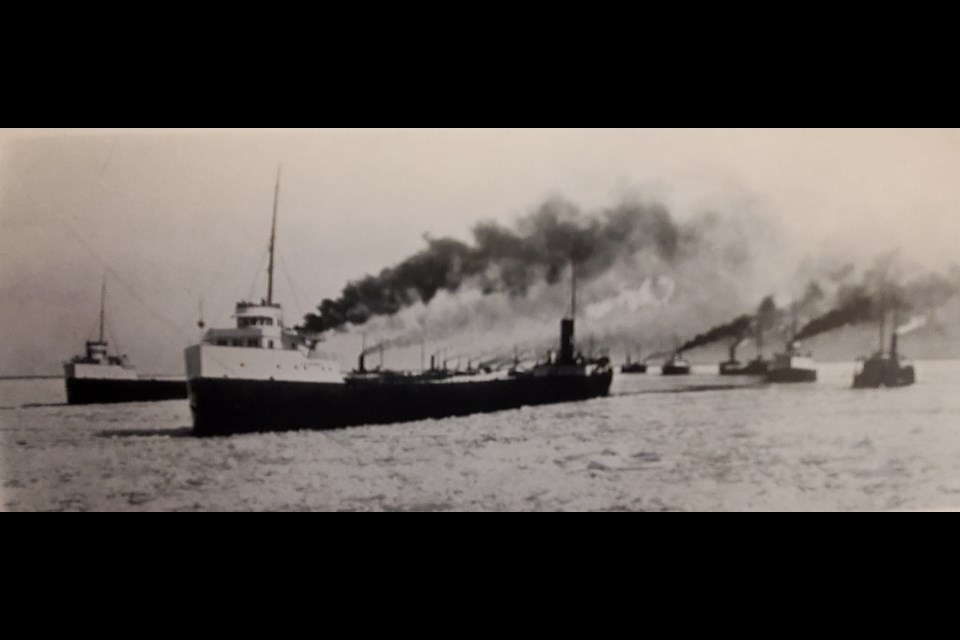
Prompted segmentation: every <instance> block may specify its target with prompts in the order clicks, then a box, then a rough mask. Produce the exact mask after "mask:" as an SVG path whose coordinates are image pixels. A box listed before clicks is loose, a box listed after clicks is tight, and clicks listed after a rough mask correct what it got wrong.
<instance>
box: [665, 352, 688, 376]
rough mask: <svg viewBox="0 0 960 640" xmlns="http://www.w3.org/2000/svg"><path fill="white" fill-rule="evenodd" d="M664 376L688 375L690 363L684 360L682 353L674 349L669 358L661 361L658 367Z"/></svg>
mask: <svg viewBox="0 0 960 640" xmlns="http://www.w3.org/2000/svg"><path fill="white" fill-rule="evenodd" d="M660 371H661V373H662V374H663V375H665V376H688V375H690V363H689V362H687V361H686V360H684V358H683V353H681V352H679V351H676V352H674V354H673V355H672V356H670V359H669V360H667V361H666V362H664V363H663V366H662V367H661V369H660Z"/></svg>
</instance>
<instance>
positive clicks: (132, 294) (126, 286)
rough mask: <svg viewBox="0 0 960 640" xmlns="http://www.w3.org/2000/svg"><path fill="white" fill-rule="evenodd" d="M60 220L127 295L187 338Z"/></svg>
mask: <svg viewBox="0 0 960 640" xmlns="http://www.w3.org/2000/svg"><path fill="white" fill-rule="evenodd" d="M59 219H60V222H61V223H62V224H63V228H65V229H66V230H67V231H69V232H70V233H69V234H65V235H70V237H71V238H72V239H73V240H75V241H76V242H77V244H78V245H79V246H80V247H82V248H83V249H84V251H86V252H87V253H89V254H90V256H91V257H92V258H93V259H94V260H96V261H97V262H99V263H100V264H101V266H103V268H104V270H105V271H106V272H107V273H109V274H110V275H111V276H112V277H113V279H114V280H116V281H117V282H118V283H119V284H120V286H121V287H122V288H123V289H124V290H125V291H126V292H127V295H129V296H130V297H131V298H133V299H134V300H136V301H137V302H139V303H140V304H141V305H143V306H144V308H146V309H147V310H148V311H150V313H152V314H153V315H154V317H155V318H156V319H157V320H160V321H161V322H162V323H163V324H165V325H166V326H167V328H168V329H170V330H172V332H173V333H174V335H176V336H177V337H179V338H185V337H187V336H186V334H185V333H184V332H183V331H182V330H181V328H180V327H179V326H178V325H177V323H176V322H175V321H173V320H171V319H170V318H168V317H167V316H166V315H164V314H163V313H162V312H160V311H158V310H157V309H155V308H154V307H153V305H151V304H150V303H149V302H147V301H146V300H144V299H143V298H141V297H140V295H139V294H137V292H136V288H135V287H133V286H131V285H130V284H129V283H127V281H126V280H125V279H124V278H123V277H122V276H121V275H120V274H119V273H118V272H117V271H116V270H115V269H114V268H113V267H112V266H110V264H108V263H107V261H106V260H104V259H103V258H101V257H100V255H99V254H98V253H97V251H96V250H95V249H94V248H93V247H91V246H90V245H89V244H87V242H86V241H85V240H84V239H83V237H82V236H81V235H80V234H79V233H77V230H76V229H75V228H74V227H73V225H72V224H70V223H69V222H67V220H65V219H64V218H62V217H61V218H59ZM187 339H188V340H191V339H192V338H191V337H187Z"/></svg>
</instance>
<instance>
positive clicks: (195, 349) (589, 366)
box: [185, 174, 613, 436]
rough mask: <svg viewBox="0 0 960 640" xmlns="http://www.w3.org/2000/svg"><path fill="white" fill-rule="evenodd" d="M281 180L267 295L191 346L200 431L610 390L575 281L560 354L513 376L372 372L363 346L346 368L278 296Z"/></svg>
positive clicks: (458, 408) (294, 425)
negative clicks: (288, 321)
mask: <svg viewBox="0 0 960 640" xmlns="http://www.w3.org/2000/svg"><path fill="white" fill-rule="evenodd" d="M279 194H280V179H279V174H278V176H277V187H276V192H275V195H274V209H273V224H272V229H271V236H270V261H269V268H268V285H267V287H268V288H267V297H266V298H265V299H263V300H262V301H260V302H258V303H250V302H241V303H239V304H238V305H237V314H236V318H237V326H236V327H235V328H231V329H211V330H209V331H208V332H207V333H206V335H205V336H204V338H203V341H202V342H201V343H200V344H197V345H193V346H191V347H188V348H187V349H186V352H185V359H186V369H187V386H188V388H189V393H190V409H191V412H192V414H193V426H194V432H195V433H196V434H197V435H200V436H210V435H229V434H235V433H246V432H262V431H284V430H301V429H334V428H340V427H349V426H355V425H371V424H388V423H397V422H408V421H415V420H424V419H430V418H445V417H451V416H462V415H468V414H473V413H483V412H493V411H501V410H506V409H515V408H519V407H522V406H527V405H540V404H548V403H559V402H572V401H580V400H587V399H590V398H596V397H601V396H606V395H607V394H608V393H609V391H610V384H611V382H612V380H613V369H612V367H611V366H610V361H609V359H608V358H599V359H591V358H587V357H585V356H583V355H582V354H579V353H577V351H576V348H575V343H574V333H575V319H574V318H575V314H576V285H575V278H574V286H573V295H572V302H571V313H570V315H569V317H566V318H564V319H563V320H562V321H561V323H560V349H559V354H558V355H556V356H550V357H548V358H547V360H546V361H544V362H540V363H538V364H536V365H534V366H532V367H530V368H529V369H523V370H519V369H518V370H515V371H513V372H512V374H508V373H506V372H500V371H489V370H484V369H483V368H481V369H480V370H479V371H478V372H477V373H476V374H474V375H461V376H454V375H452V374H451V373H450V372H446V371H443V370H437V369H433V368H431V371H424V372H422V373H419V374H414V373H405V372H394V371H368V370H367V368H366V363H365V355H366V353H365V352H361V354H360V357H359V359H358V366H357V369H356V370H355V371H353V372H351V373H348V374H344V373H342V372H341V370H340V364H339V362H338V361H337V360H336V359H335V358H334V357H332V356H330V355H324V354H322V353H321V352H320V351H318V350H317V348H316V347H317V344H318V342H319V338H318V337H316V336H307V335H301V334H300V333H298V332H297V331H295V330H293V329H288V328H286V327H285V326H284V324H283V312H282V309H281V307H280V305H279V304H276V303H275V302H274V300H273V266H274V252H275V249H276V228H277V208H278V202H279Z"/></svg>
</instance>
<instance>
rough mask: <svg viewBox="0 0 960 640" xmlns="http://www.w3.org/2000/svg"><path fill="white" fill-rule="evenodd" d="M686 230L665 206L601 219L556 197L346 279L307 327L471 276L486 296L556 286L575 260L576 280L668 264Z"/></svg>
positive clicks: (404, 301) (430, 294) (402, 303)
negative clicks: (645, 254) (629, 263)
mask: <svg viewBox="0 0 960 640" xmlns="http://www.w3.org/2000/svg"><path fill="white" fill-rule="evenodd" d="M683 239H684V230H682V229H681V228H680V227H679V226H678V225H677V224H676V223H675V222H674V221H673V219H672V218H671V216H670V214H669V213H668V212H667V210H666V209H665V208H664V207H662V206H660V205H644V204H640V203H626V204H622V205H620V206H618V207H615V208H613V209H610V210H607V211H605V212H603V213H601V214H600V215H597V216H587V215H584V214H582V213H581V212H580V211H579V210H578V209H577V208H576V207H574V206H573V205H571V204H569V203H566V202H564V201H561V200H551V201H549V202H547V203H546V204H544V205H543V206H542V207H540V209H539V210H538V211H536V212H535V213H534V214H532V215H530V216H528V217H526V218H523V219H521V220H520V221H519V222H518V223H517V225H516V227H515V228H513V229H509V228H506V227H504V226H501V225H499V224H496V223H492V222H484V223H481V224H479V225H477V226H476V227H475V228H474V230H473V243H472V244H470V245H468V244H466V243H463V242H460V241H458V240H453V239H449V238H444V239H439V240H435V239H431V238H427V239H426V241H427V247H426V248H425V249H424V250H423V251H421V252H419V253H417V254H416V255H414V256H411V257H410V258H407V259H406V260H404V261H403V262H401V263H400V264H398V265H396V266H394V267H392V268H389V269H384V270H383V271H382V272H381V273H380V274H379V275H377V276H367V277H366V278H363V279H361V280H358V281H356V282H352V283H350V284H348V285H347V286H346V287H345V288H344V289H343V291H342V292H341V294H340V297H339V298H337V299H335V300H332V299H327V300H324V301H323V302H321V303H320V305H319V306H318V313H316V314H310V315H308V316H307V317H306V319H305V324H304V329H306V330H307V331H311V332H325V331H330V330H333V329H340V328H343V327H344V326H345V325H348V324H353V325H362V324H365V323H366V322H368V321H369V320H370V319H371V318H373V317H378V316H392V315H395V314H397V313H398V312H399V311H401V310H402V309H404V308H407V307H410V306H411V305H414V304H416V303H423V304H429V303H430V302H431V301H432V300H433V299H434V298H435V297H436V296H437V294H438V293H440V292H450V293H455V292H457V291H458V290H460V289H461V287H463V286H464V284H465V283H466V282H468V281H470V282H471V284H472V285H475V286H477V287H479V288H480V290H481V291H482V292H483V293H484V294H493V293H500V292H506V293H508V294H510V295H512V296H524V295H526V294H527V293H528V291H529V289H530V287H532V286H534V285H535V284H537V283H541V282H545V283H547V284H554V283H556V282H558V281H559V279H560V278H561V277H562V276H563V275H564V273H565V272H566V269H567V266H568V265H569V263H570V261H571V260H573V261H574V262H576V264H577V274H578V277H580V278H582V279H584V280H590V279H592V278H596V277H597V276H599V275H602V274H603V273H605V272H606V271H608V270H609V269H610V268H611V267H612V266H613V265H614V264H615V263H616V262H617V261H618V260H619V259H620V258H621V257H623V256H626V255H632V254H636V253H639V252H642V251H644V250H651V251H652V252H653V253H654V254H655V255H656V256H657V257H658V258H660V259H661V260H663V261H664V262H666V263H670V262H672V261H673V260H675V259H676V258H677V256H678V254H679V252H680V249H681V245H682V242H683Z"/></svg>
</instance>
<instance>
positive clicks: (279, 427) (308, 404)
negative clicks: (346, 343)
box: [188, 371, 613, 436]
mask: <svg viewBox="0 0 960 640" xmlns="http://www.w3.org/2000/svg"><path fill="white" fill-rule="evenodd" d="M612 379H613V372H612V371H606V372H603V373H598V374H596V375H592V376H545V377H534V376H530V377H518V378H510V379H497V380H486V381H476V382H473V381H471V382H409V383H382V382H376V381H372V382H370V381H348V382H346V383H311V382H284V381H265V380H238V379H224V378H220V379H217V378H196V379H192V380H190V381H189V382H188V387H189V391H190V409H191V411H192V412H193V424H194V433H195V434H196V435H198V436H216V435H230V434H236V433H250V432H263V431H290V430H306V429H339V428H344V427H351V426H360V425H377V424H393V423H400V422H413V421H417V420H427V419H432V418H433V419H436V418H449V417H455V416H465V415H470V414H475V413H491V412H495V411H503V410H508V409H518V408H520V407H524V406H533V405H542V404H555V403H561V402H573V401H582V400H589V399H591V398H597V397H602V396H606V395H607V394H608V393H609V391H610V384H611V381H612Z"/></svg>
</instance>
